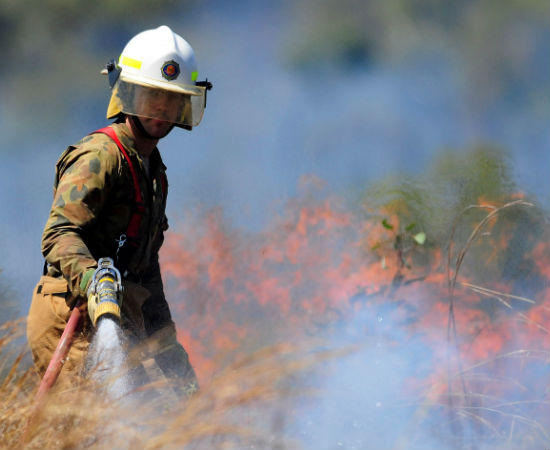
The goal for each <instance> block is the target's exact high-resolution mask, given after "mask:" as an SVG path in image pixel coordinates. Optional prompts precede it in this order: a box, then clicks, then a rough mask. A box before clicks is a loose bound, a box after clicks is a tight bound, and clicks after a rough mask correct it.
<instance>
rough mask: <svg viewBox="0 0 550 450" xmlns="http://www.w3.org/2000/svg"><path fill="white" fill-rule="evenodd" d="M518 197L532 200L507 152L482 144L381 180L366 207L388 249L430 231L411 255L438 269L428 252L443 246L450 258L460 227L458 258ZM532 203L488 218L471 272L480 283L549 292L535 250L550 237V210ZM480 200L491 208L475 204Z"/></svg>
mask: <svg viewBox="0 0 550 450" xmlns="http://www.w3.org/2000/svg"><path fill="white" fill-rule="evenodd" d="M518 198H524V199H527V198H526V195H525V194H524V193H521V192H518V188H517V187H516V185H515V183H514V182H513V178H512V175H511V170H510V167H509V165H508V163H507V158H506V154H505V153H504V152H502V151H500V150H499V149H497V148H494V147H489V146H481V147H476V148H473V149H470V150H469V151H466V152H447V153H444V154H441V155H440V156H439V157H438V158H437V159H436V160H435V161H434V162H433V164H432V165H431V166H430V167H428V168H427V170H426V173H425V174H424V175H423V176H420V177H417V178H412V177H409V178H400V177H399V176H394V177H391V178H387V179H385V180H383V181H381V182H378V183H376V184H374V185H373V186H371V187H369V188H368V189H367V190H366V191H365V194H364V205H365V208H366V212H367V216H368V218H369V220H373V221H377V222H378V223H379V224H380V225H379V226H380V228H386V231H387V232H386V235H388V237H389V238H390V240H391V242H389V241H388V242H389V243H390V244H391V245H390V246H387V245H386V251H390V252H391V251H395V250H402V249H403V247H402V245H403V242H404V239H408V241H409V243H413V244H414V242H412V241H413V240H414V237H415V236H417V235H418V233H423V234H422V235H421V236H422V239H423V240H422V242H421V243H420V242H417V243H418V244H421V245H413V246H409V250H410V251H409V254H407V255H405V256H406V257H407V258H408V264H409V265H412V266H415V265H416V268H419V266H425V267H426V268H427V269H431V268H432V263H433V262H434V261H430V260H429V259H427V257H426V256H427V255H430V256H432V257H433V256H436V254H434V253H433V252H429V253H428V250H433V249H436V248H439V249H441V250H442V251H443V253H442V255H445V254H446V250H447V249H448V245H449V239H450V235H451V232H452V231H453V230H454V237H453V248H454V250H453V255H454V256H456V252H457V251H458V249H460V248H462V247H463V246H464V245H465V243H466V242H467V240H468V238H469V236H470V234H471V232H472V230H473V229H474V228H475V227H476V226H477V224H479V223H480V222H481V221H482V220H483V218H484V217H485V216H486V215H487V214H488V213H489V212H490V211H491V210H492V209H491V208H496V207H500V206H502V205H505V204H507V203H509V202H512V201H514V200H517V199H518ZM532 203H533V206H531V207H526V206H517V207H511V208H506V209H505V210H503V211H502V212H501V213H500V214H499V215H498V217H496V218H495V220H493V221H491V222H490V223H488V225H487V227H485V229H484V230H483V231H484V233H482V234H481V235H480V237H479V238H478V239H477V240H476V243H475V245H474V246H472V247H471V249H470V250H469V252H468V256H467V258H466V259H465V266H467V267H465V268H463V269H462V270H464V272H463V273H464V274H467V275H468V276H470V277H472V279H474V280H475V281H476V282H479V283H483V282H493V281H496V282H506V281H514V282H520V283H524V284H525V285H527V284H528V285H529V286H530V287H529V289H530V290H536V289H541V283H545V282H546V281H545V280H544V279H542V278H541V279H538V278H537V279H535V278H536V277H537V276H538V275H537V273H538V272H537V271H535V270H532V269H533V264H534V262H533V261H532V257H531V252H532V251H533V249H534V247H535V246H536V245H537V244H538V243H539V242H540V239H541V236H546V235H548V231H549V230H548V226H547V223H548V220H547V218H546V217H545V214H547V212H544V211H543V209H542V207H541V206H540V205H537V204H536V203H535V202H532ZM475 205H482V206H484V207H483V208H478V207H474V208H471V206H475ZM485 206H487V207H488V208H486V207H485ZM424 238H425V241H424ZM398 241H399V242H398ZM388 242H386V244H387V243H388ZM378 253H379V254H380V252H378ZM454 256H453V258H454ZM441 261H444V259H442V260H441ZM533 277H535V278H533Z"/></svg>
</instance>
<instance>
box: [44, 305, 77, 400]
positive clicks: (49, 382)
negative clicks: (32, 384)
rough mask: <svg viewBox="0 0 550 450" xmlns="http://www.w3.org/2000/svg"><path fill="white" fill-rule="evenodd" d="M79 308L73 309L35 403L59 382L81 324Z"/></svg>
mask: <svg viewBox="0 0 550 450" xmlns="http://www.w3.org/2000/svg"><path fill="white" fill-rule="evenodd" d="M78 306H79V305H77V306H75V307H74V308H73V311H72V312H71V316H70V317H69V320H68V322H67V326H65V330H63V334H62V335H61V338H60V339H59V342H58V344H57V348H56V349H55V352H54V353H53V356H52V359H51V360H50V364H48V368H47V369H46V373H45V374H44V377H43V378H42V382H41V383H40V386H39V387H38V391H37V392H36V396H35V397H34V399H35V401H39V400H40V399H41V398H42V396H43V395H44V394H45V393H46V392H48V390H49V389H50V388H51V387H52V386H53V384H54V383H55V380H57V377H58V376H59V372H61V368H62V367H63V364H64V363H65V358H66V357H67V353H69V349H70V348H71V343H72V340H73V335H74V332H75V330H76V327H77V325H78V323H79V322H80V317H81V316H82V313H81V312H80V310H79V309H78Z"/></svg>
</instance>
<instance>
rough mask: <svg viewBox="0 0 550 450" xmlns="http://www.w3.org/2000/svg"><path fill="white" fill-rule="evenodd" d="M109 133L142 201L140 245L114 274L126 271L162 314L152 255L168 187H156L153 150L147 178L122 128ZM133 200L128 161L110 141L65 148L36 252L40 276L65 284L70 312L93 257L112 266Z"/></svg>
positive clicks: (96, 137) (158, 176) (162, 226)
mask: <svg viewBox="0 0 550 450" xmlns="http://www.w3.org/2000/svg"><path fill="white" fill-rule="evenodd" d="M111 127H112V128H113V129H114V130H115V132H116V134H117V136H118V138H119V140H120V141H121V143H122V145H123V146H124V148H125V150H126V152H127V153H128V155H129V156H130V158H131V159H132V163H133V166H134V168H135V170H136V172H137V176H138V179H139V184H140V188H141V193H142V197H143V201H144V203H145V205H144V206H145V211H144V213H143V216H142V220H141V225H140V232H139V240H138V244H139V245H138V246H137V248H136V250H135V251H133V252H132V257H131V258H130V260H129V262H128V264H127V267H124V268H121V267H119V269H120V271H121V273H124V272H127V275H126V277H127V278H128V279H130V280H132V281H135V282H138V283H139V284H141V285H142V286H144V287H145V288H147V289H148V290H149V291H150V292H151V293H152V297H156V299H157V303H159V302H160V303H159V305H160V304H162V305H160V306H161V309H166V311H167V310H168V307H167V305H166V301H165V299H164V293H163V287H162V280H161V276H160V269H159V263H158V251H159V249H160V247H161V245H162V242H163V240H164V231H165V230H166V229H167V228H168V222H167V219H166V216H165V208H166V196H165V193H163V189H166V188H167V185H164V186H163V183H164V180H165V170H166V167H165V166H164V164H163V163H162V159H161V157H160V153H159V152H158V150H157V149H155V150H154V151H153V153H152V154H151V156H150V158H149V166H150V169H149V176H147V174H146V173H147V172H146V169H145V166H144V161H143V160H142V158H141V157H140V155H139V154H138V153H137V151H136V150H135V148H134V142H133V138H132V136H131V134H130V132H129V130H128V127H127V126H126V125H125V124H113V125H111ZM163 178H164V180H163ZM134 197H135V194H134V183H133V179H132V174H131V171H130V169H129V166H128V163H127V162H126V160H125V159H124V156H123V155H122V153H121V151H120V150H119V148H118V147H117V145H116V144H115V142H114V141H113V140H112V139H111V138H109V137H108V136H106V135H105V134H103V133H95V134H91V135H88V136H86V137H84V138H83V139H82V140H81V141H80V142H78V143H77V144H75V145H72V146H70V147H68V148H67V150H65V152H64V153H63V154H62V155H61V157H60V158H59V160H58V161H57V164H56V175H55V183H54V200H53V204H52V207H51V210H50V215H49V218H48V221H47V223H46V227H45V229H44V233H43V236H42V253H43V255H44V257H45V258H46V262H47V275H50V276H53V277H61V276H63V277H64V278H65V279H66V280H67V282H68V284H69V289H70V291H71V292H70V295H69V296H68V297H67V304H68V305H69V306H70V307H72V306H73V305H74V304H75V302H76V300H77V299H78V298H79V297H80V298H83V299H85V298H86V292H85V291H86V283H84V286H82V283H81V282H82V278H83V276H84V274H85V273H86V272H89V270H90V269H94V268H95V267H97V260H98V259H99V258H101V257H111V258H113V260H114V261H115V266H116V265H117V248H118V245H119V238H120V237H121V235H123V234H125V233H126V231H127V227H128V223H129V220H130V217H131V215H132V212H133V211H134V208H135V198H134ZM167 314H168V317H169V313H167ZM164 315H165V316H166V314H164ZM168 317H165V318H168Z"/></svg>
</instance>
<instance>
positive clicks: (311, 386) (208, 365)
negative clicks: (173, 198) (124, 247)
mask: <svg viewBox="0 0 550 450" xmlns="http://www.w3.org/2000/svg"><path fill="white" fill-rule="evenodd" d="M314 181H315V183H313V184H314V185H315V188H314V189H313V190H311V189H309V190H306V193H305V194H304V195H303V196H302V197H301V198H299V199H296V200H294V201H292V202H290V203H289V205H288V208H287V209H286V210H284V211H283V213H282V214H281V216H280V217H278V219H277V220H275V221H274V222H273V224H271V225H270V226H269V227H267V228H266V229H264V230H262V231H261V232H259V233H247V232H243V231H240V230H235V229H233V228H231V227H230V226H228V225H227V224H226V223H225V222H224V219H223V216H222V214H221V212H220V211H219V210H214V211H206V212H201V213H190V214H188V218H187V219H186V225H185V226H183V227H182V228H181V229H180V230H179V231H181V233H174V232H173V233H172V234H170V235H168V237H167V243H166V245H165V250H164V251H163V254H162V260H163V261H162V265H163V267H164V271H165V272H164V273H165V286H166V290H167V293H168V296H169V298H171V299H172V300H171V303H172V305H173V312H174V319H175V321H176V323H177V327H178V332H179V335H178V336H179V339H180V340H181V342H182V343H183V344H184V346H185V347H186V349H187V350H188V351H189V354H190V358H191V362H192V363H193V365H194V367H195V369H196V371H197V374H198V376H199V381H200V384H201V390H200V391H199V393H198V394H197V395H195V396H193V397H192V398H191V399H189V400H187V401H183V400H182V399H177V400H175V398H176V397H174V396H170V395H168V396H166V395H165V394H164V392H170V389H167V388H166V386H164V385H163V384H162V380H160V381H158V382H156V383H153V384H152V385H150V386H148V387H147V388H145V389H143V390H140V391H138V392H133V393H131V395H129V396H128V398H126V397H124V398H122V399H121V400H116V401H113V399H111V398H109V397H108V396H107V395H97V392H99V391H98V389H101V387H98V386H97V385H94V384H92V383H91V381H89V380H82V382H81V384H80V385H79V386H78V387H77V388H75V389H72V390H67V391H62V392H57V393H56V394H55V396H54V397H51V398H50V399H49V401H48V403H47V404H45V405H44V407H43V409H42V411H41V416H40V420H38V421H36V422H35V423H34V424H33V426H32V428H31V429H30V431H29V435H28V441H27V442H26V444H24V445H22V443H21V441H20V437H21V432H22V430H23V429H24V427H25V426H26V423H27V421H28V418H29V416H30V414H31V408H32V403H33V401H32V398H33V393H34V391H35V389H36V383H37V380H36V378H35V377H34V376H33V374H32V372H31V371H30V370H24V367H21V363H20V361H21V356H20V354H18V353H17V352H15V353H13V346H12V344H13V339H14V336H16V331H17V330H19V329H20V327H21V323H10V324H7V325H4V328H3V329H2V330H3V331H2V332H3V334H2V338H1V339H2V340H0V346H1V348H0V349H1V350H3V355H4V357H3V360H4V361H7V363H6V365H5V367H4V370H3V379H2V381H1V389H0V398H2V400H1V401H2V404H1V408H2V409H1V410H2V416H1V419H2V420H1V425H0V426H1V427H2V428H1V430H0V431H1V436H2V437H1V438H0V439H1V440H0V447H1V448H8V449H17V448H90V449H92V448H143V449H149V448H151V449H156V448H189V449H195V448H197V449H199V448H200V449H203V448H298V447H300V446H302V447H305V448H337V447H341V448H350V449H351V448H363V449H366V448H400V449H408V448H426V449H431V448H434V449H442V448H472V449H474V448H480V449H489V448H499V449H512V448H513V449H539V448H548V446H549V443H550V430H549V428H548V423H549V422H550V402H549V397H550V392H549V389H550V388H549V386H550V382H549V375H550V333H549V326H548V324H549V323H550V274H549V272H548V268H549V267H550V239H549V236H548V231H549V230H548V220H547V218H546V217H545V216H544V214H542V213H541V212H540V210H538V209H537V208H536V207H535V206H533V205H532V203H530V202H527V201H526V200H524V199H523V198H518V195H516V194H510V195H503V196H500V197H498V198H494V199H492V200H489V199H487V198H484V199H476V202H475V203H472V205H473V206H468V205H465V206H464V205H463V207H462V208H461V209H460V210H459V211H461V213H460V214H459V215H457V214H456V213H454V214H452V217H457V219H456V220H455V221H454V222H452V221H449V220H447V221H446V222H445V220H444V219H445V217H447V216H450V215H451V213H450V212H449V211H454V209H452V208H455V207H456V205H452V207H449V209H447V210H445V209H441V210H440V211H437V210H435V211H432V212H431V213H430V214H431V216H430V220H427V219H426V218H425V217H417V213H415V211H414V210H415V208H416V209H417V210H418V211H420V213H421V214H423V212H424V211H426V210H425V208H422V207H421V205H416V206H414V205H413V206H414V207H411V200H410V198H413V197H414V199H416V200H415V201H420V200H418V199H420V198H421V197H422V196H421V195H418V196H412V195H410V193H409V192H408V191H407V199H408V200H407V199H406V200H407V201H404V200H403V197H402V196H401V197H399V198H397V199H394V200H392V201H390V202H387V203H385V204H384V205H382V206H376V205H374V206H373V205H369V209H368V210H367V212H366V213H365V210H361V211H360V210H359V209H358V208H348V207H346V204H345V202H343V201H341V199H339V198H336V197H328V196H325V195H320V194H319V192H318V191H316V189H317V188H318V186H320V185H322V183H319V182H318V181H316V180H314ZM436 214H439V216H437V217H436ZM426 215H428V213H426ZM433 224H437V226H434V225H433ZM442 224H443V225H444V228H445V229H446V230H447V233H441V230H440V229H439V228H440V227H441V226H442ZM449 231H451V233H450V238H449V236H448V234H449ZM443 235H444V237H442V236H443ZM176 299H181V301H177V300H176ZM283 337H284V339H283ZM319 339H321V341H319ZM290 343H292V344H290ZM350 349H353V351H350ZM133 395H136V396H137V397H138V398H139V399H140V401H138V402H137V403H136V402H135V401H134V400H133V399H132V396H133ZM144 399H145V400H144Z"/></svg>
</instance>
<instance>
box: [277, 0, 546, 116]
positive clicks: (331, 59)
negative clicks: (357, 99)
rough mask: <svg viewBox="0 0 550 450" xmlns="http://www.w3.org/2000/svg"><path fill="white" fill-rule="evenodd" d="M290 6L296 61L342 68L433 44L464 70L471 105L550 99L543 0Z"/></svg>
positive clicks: (414, 53) (421, 53)
mask: <svg viewBox="0 0 550 450" xmlns="http://www.w3.org/2000/svg"><path fill="white" fill-rule="evenodd" d="M292 7H293V16H294V17H295V19H294V24H293V26H292V27H291V28H290V29H289V30H288V32H287V36H288V38H287V42H288V46H287V48H288V50H287V60H288V63H289V64H290V65H291V66H292V67H294V68H297V69H300V70H307V69H308V68H315V69H318V68H319V66H324V65H327V64H328V65H330V66H335V67H337V68H339V69H340V70H342V71H347V70H349V69H350V68H354V67H369V65H371V64H372V63H373V62H378V63H379V62H394V63H399V62H400V61H403V60H404V61H410V59H411V58H422V57H425V56H426V55H429V54H430V53H432V54H433V53H434V52H435V53H437V54H439V55H445V54H446V55H448V56H449V57H450V58H451V59H452V60H453V61H455V63H456V68H457V70H458V72H457V74H459V75H465V76H466V82H467V85H468V86H469V87H470V89H469V91H468V94H469V96H470V98H469V101H470V102H472V103H473V104H474V106H476V108H473V110H474V111H476V110H477V109H482V110H483V109H484V108H485V107H486V106H487V103H489V102H491V101H492V100H494V99H495V98H497V97H503V98H504V99H506V98H507V97H510V96H513V97H514V100H515V101H516V102H517V101H518V97H521V99H522V101H523V102H524V103H527V104H534V105H535V107H537V108H540V109H542V105H543V104H544V105H546V104H547V103H548V97H549V95H548V94H549V89H548V77H549V75H550V68H549V64H548V62H549V55H548V47H549V45H548V42H549V40H550V38H549V34H550V33H549V29H548V18H549V15H550V4H549V3H548V2H547V1H545V0H526V1H522V0H503V1H498V0H462V1H453V2H442V1H438V0H389V1H384V2H365V1H364V0H321V1H319V0H303V1H301V2H296V3H293V4H292ZM541 92H544V93H545V95H543V96H542V99H541Z"/></svg>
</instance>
